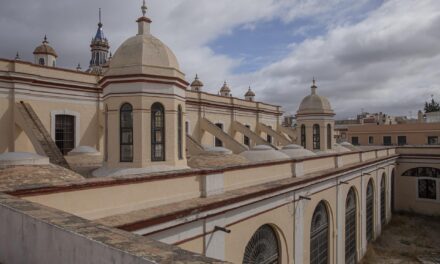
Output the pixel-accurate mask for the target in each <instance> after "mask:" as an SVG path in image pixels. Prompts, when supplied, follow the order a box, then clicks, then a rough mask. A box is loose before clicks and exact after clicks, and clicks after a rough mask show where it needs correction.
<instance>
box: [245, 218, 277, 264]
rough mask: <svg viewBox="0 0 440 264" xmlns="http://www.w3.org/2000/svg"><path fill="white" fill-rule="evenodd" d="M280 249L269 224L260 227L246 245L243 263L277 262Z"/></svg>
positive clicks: (269, 263)
mask: <svg viewBox="0 0 440 264" xmlns="http://www.w3.org/2000/svg"><path fill="white" fill-rule="evenodd" d="M279 262H280V250H279V243H278V238H277V236H276V234H275V231H274V230H273V228H272V227H270V226H269V225H264V226H262V227H260V228H259V229H258V230H257V231H256V232H255V233H254V235H253V236H252V238H251V240H249V242H248V244H247V245H246V249H245V251H244V257H243V264H257V263H267V264H278V263H279Z"/></svg>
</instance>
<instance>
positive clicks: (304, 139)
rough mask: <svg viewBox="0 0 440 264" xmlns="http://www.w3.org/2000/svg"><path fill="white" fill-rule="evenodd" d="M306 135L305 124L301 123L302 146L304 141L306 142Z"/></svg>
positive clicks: (304, 143)
mask: <svg viewBox="0 0 440 264" xmlns="http://www.w3.org/2000/svg"><path fill="white" fill-rule="evenodd" d="M306 140H307V137H306V126H305V125H301V146H303V147H304V148H306V147H307V146H306V143H307V141H306Z"/></svg>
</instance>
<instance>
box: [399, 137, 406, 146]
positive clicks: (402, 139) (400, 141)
mask: <svg viewBox="0 0 440 264" xmlns="http://www.w3.org/2000/svg"><path fill="white" fill-rule="evenodd" d="M397 144H398V145H399V146H402V145H406V136H398V137H397Z"/></svg>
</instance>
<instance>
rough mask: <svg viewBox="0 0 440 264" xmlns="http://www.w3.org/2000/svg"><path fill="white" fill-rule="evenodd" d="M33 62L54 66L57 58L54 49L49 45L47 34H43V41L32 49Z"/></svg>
mask: <svg viewBox="0 0 440 264" xmlns="http://www.w3.org/2000/svg"><path fill="white" fill-rule="evenodd" d="M34 58H35V64H39V65H42V66H49V67H55V66H56V61H57V58H58V55H57V53H56V52H55V49H54V48H52V47H51V46H50V45H49V41H47V36H44V40H43V43H42V44H41V45H40V46H38V47H37V48H35V50H34Z"/></svg>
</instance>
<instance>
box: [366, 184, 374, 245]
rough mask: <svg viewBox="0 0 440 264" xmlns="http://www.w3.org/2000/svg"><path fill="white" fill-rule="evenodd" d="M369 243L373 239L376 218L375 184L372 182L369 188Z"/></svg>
mask: <svg viewBox="0 0 440 264" xmlns="http://www.w3.org/2000/svg"><path fill="white" fill-rule="evenodd" d="M366 213H367V225H366V229H367V232H366V233H367V241H371V240H372V239H373V224H374V223H373V217H374V189H373V182H372V180H370V181H369V182H368V186H367V212H366Z"/></svg>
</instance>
